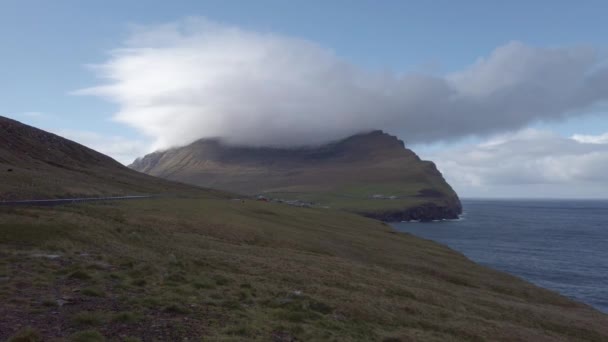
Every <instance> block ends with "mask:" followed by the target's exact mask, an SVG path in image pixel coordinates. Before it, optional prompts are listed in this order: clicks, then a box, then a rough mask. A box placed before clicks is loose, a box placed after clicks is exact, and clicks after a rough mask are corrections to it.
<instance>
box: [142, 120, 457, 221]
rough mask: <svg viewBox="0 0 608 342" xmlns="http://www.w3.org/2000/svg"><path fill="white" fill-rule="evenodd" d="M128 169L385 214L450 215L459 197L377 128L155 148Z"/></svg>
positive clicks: (395, 217) (411, 216)
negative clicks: (329, 137)
mask: <svg viewBox="0 0 608 342" xmlns="http://www.w3.org/2000/svg"><path fill="white" fill-rule="evenodd" d="M130 167H131V168H133V169H135V170H137V171H141V172H144V173H147V174H150V175H153V176H158V177H162V178H166V179H171V180H178V181H181V182H185V183H190V184H196V185H200V186H205V187H211V188H217V189H222V190H228V191H232V192H236V193H241V194H248V195H253V194H263V195H264V196H266V197H268V198H272V199H280V200H286V201H293V200H298V201H300V202H304V203H312V204H314V205H317V206H324V207H331V208H338V209H345V210H348V211H351V212H356V213H360V214H364V215H366V216H370V217H375V218H381V219H384V220H409V219H440V218H455V217H457V216H458V214H459V213H460V212H461V206H460V201H459V200H458V196H457V195H456V193H455V192H454V191H453V190H452V188H451V187H450V186H449V185H448V184H447V182H446V181H445V180H444V179H443V177H442V175H441V173H440V172H439V171H438V170H437V168H436V167H435V165H434V164H433V163H432V162H429V161H422V160H420V158H418V156H417V155H416V154H415V153H414V152H412V151H411V150H408V149H406V148H405V147H404V145H403V142H401V141H400V140H398V139H397V138H396V137H393V136H390V135H388V134H386V133H383V132H381V131H374V132H371V133H366V134H360V135H355V136H352V137H349V138H346V139H344V140H341V141H338V142H335V143H331V144H327V145H323V146H319V147H306V148H293V149H279V148H251V147H230V146H226V145H223V144H222V143H221V142H219V141H218V140H215V139H203V140H199V141H197V142H195V143H193V144H191V145H188V146H185V147H180V148H174V149H171V150H168V151H163V152H156V153H152V154H149V155H147V156H145V157H143V158H140V159H138V160H136V161H135V162H134V163H133V164H132V165H130Z"/></svg>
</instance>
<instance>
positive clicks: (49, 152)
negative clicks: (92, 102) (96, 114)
mask: <svg viewBox="0 0 608 342" xmlns="http://www.w3.org/2000/svg"><path fill="white" fill-rule="evenodd" d="M0 175H1V177H0V179H1V180H2V181H1V182H0V201H2V200H19V199H47V198H71V197H89V196H91V197H94V196H123V195H138V194H159V193H175V192H186V193H187V192H192V191H196V190H194V187H192V186H186V185H183V184H178V183H175V182H169V181H165V180H162V179H159V178H155V177H150V176H147V175H144V174H141V173H139V172H135V171H133V170H131V169H129V168H127V167H125V166H123V165H122V164H120V163H119V162H117V161H115V160H114V159H112V158H110V157H108V156H106V155H103V154H101V153H99V152H96V151H94V150H91V149H90V148H88V147H85V146H82V145H80V144H78V143H75V142H73V141H70V140H68V139H65V138H62V137H60V136H57V135H55V134H52V133H49V132H46V131H43V130H40V129H37V128H35V127H31V126H28V125H25V124H23V123H20V122H18V121H15V120H12V119H9V118H6V117H2V116H0Z"/></svg>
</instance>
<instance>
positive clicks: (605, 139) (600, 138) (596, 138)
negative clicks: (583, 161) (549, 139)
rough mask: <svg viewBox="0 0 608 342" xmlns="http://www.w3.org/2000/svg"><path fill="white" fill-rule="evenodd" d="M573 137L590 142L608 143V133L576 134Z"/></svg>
mask: <svg viewBox="0 0 608 342" xmlns="http://www.w3.org/2000/svg"><path fill="white" fill-rule="evenodd" d="M572 139H574V140H576V141H578V142H582V143H588V144H608V133H604V134H600V135H585V134H574V135H573V136H572Z"/></svg>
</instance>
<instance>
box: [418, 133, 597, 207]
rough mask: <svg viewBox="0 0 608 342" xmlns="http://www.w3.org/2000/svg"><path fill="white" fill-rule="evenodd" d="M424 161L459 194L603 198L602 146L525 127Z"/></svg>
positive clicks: (442, 152)
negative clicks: (433, 162) (431, 160)
mask: <svg viewBox="0 0 608 342" xmlns="http://www.w3.org/2000/svg"><path fill="white" fill-rule="evenodd" d="M425 157H430V158H432V159H433V160H435V161H436V162H437V164H438V167H439V169H440V170H441V171H442V172H443V173H444V175H445V176H446V178H447V179H448V181H449V182H450V183H451V184H452V185H453V186H454V187H455V188H456V190H457V191H459V192H460V193H461V194H462V195H464V196H490V197H502V196H518V197H545V198H546V197H556V196H557V197H581V198H584V197H602V198H606V197H608V194H607V193H606V189H608V172H606V170H608V144H597V143H593V142H588V141H581V140H579V139H576V138H573V137H571V138H566V137H562V136H559V135H557V134H555V133H552V132H548V131H539V130H532V129H526V130H523V131H520V132H517V133H512V134H506V135H501V136H498V137H494V138H492V139H490V140H489V141H486V142H483V143H479V144H471V145H467V146H464V147H458V148H454V149H448V150H444V151H441V152H439V153H436V154H434V155H432V156H425Z"/></svg>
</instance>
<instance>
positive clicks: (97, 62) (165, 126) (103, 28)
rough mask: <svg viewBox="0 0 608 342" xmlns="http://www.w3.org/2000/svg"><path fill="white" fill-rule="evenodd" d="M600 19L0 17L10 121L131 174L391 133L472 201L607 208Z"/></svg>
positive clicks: (402, 13) (145, 5) (77, 5)
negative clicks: (197, 143) (132, 169)
mask: <svg viewBox="0 0 608 342" xmlns="http://www.w3.org/2000/svg"><path fill="white" fill-rule="evenodd" d="M607 11H608V3H606V2H604V1H592V0H588V1H584V2H575V1H534V2H533V3H531V2H529V1H511V2H504V1H459V2H454V1H382V2H378V1H340V0H335V1H331V2H327V1H255V2H253V1H172V2H168V1H145V2H144V1H88V2H86V4H85V2H82V1H67V0H66V1H64V0H56V1H30V0H19V1H16V0H3V1H2V2H0V56H1V57H0V79H1V80H2V82H0V94H1V95H0V100H1V101H0V115H4V116H8V117H10V118H13V119H16V120H19V121H22V122H24V123H27V124H31V125H34V126H36V127H39V128H42V129H45V130H49V131H51V132H54V133H57V134H60V135H62V136H65V137H67V138H69V139H72V140H75V141H77V142H79V143H82V144H84V145H86V146H89V147H91V148H94V149H96V150H98V151H100V152H102V153H106V154H108V155H110V156H112V157H114V158H115V159H117V160H118V161H120V162H122V163H124V164H129V163H130V162H132V161H133V160H134V159H135V158H137V157H140V156H143V155H145V154H146V153H149V152H151V151H154V150H157V149H165V148H170V147H173V146H180V145H184V144H187V143H189V142H192V141H194V140H196V139H199V138H202V137H221V138H222V139H224V141H225V142H226V143H229V144H245V145H263V146H267V145H272V146H286V147H288V146H300V145H314V144H321V143H324V142H328V141H331V140H336V139H339V138H342V137H345V136H348V135H350V134H354V133H358V132H363V131H366V130H372V129H383V130H385V131H387V132H388V133H391V134H394V135H397V136H398V137H399V138H401V139H402V140H404V141H405V142H406V145H407V146H408V147H410V148H412V149H413V150H414V151H415V152H417V153H418V154H419V155H420V156H421V157H422V158H424V159H430V160H433V161H434V162H435V163H436V164H437V166H438V167H439V169H440V171H441V172H442V173H443V174H444V176H445V177H446V179H447V180H448V182H449V183H450V184H451V185H452V186H453V187H454V188H455V189H456V191H457V192H458V193H459V194H460V195H461V197H499V198H500V197H515V198H530V197H538V198H607V197H608V191H606V190H608V172H605V171H604V170H606V169H608V49H607V48H608V44H607V43H608V42H607V39H606V35H605V32H608V30H607V29H608V24H607V23H606V21H605V16H604V15H603V14H604V13H606V12H607Z"/></svg>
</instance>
